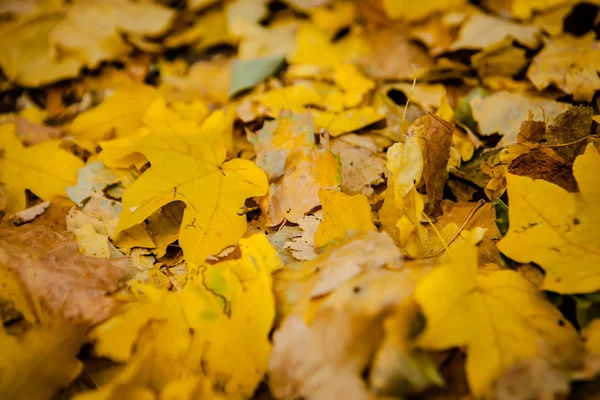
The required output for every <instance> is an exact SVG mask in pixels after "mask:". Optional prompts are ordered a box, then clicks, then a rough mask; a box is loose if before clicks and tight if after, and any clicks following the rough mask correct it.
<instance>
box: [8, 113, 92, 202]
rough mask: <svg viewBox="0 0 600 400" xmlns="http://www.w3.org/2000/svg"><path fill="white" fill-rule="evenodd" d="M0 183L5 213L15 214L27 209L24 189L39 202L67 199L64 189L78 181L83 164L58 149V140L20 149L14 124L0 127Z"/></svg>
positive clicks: (71, 155) (20, 145)
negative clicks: (3, 193) (5, 198)
mask: <svg viewBox="0 0 600 400" xmlns="http://www.w3.org/2000/svg"><path fill="white" fill-rule="evenodd" d="M0 150H3V151H4V154H3V156H2V157H0V181H2V182H4V184H5V189H6V195H7V203H6V208H5V212H6V213H7V214H14V213H16V212H19V211H21V210H24V209H25V208H26V201H25V200H26V198H25V189H29V190H31V191H32V192H33V193H34V194H35V195H36V196H38V197H39V198H41V199H42V200H52V199H53V198H54V196H66V188H67V187H68V186H72V185H74V184H75V183H76V181H77V171H78V170H79V168H81V167H83V161H81V160H80V159H79V158H77V157H75V156H74V155H73V154H71V153H69V152H68V151H65V150H63V149H61V148H60V141H59V140H47V141H44V142H42V143H39V144H36V145H35V146H31V147H23V145H22V144H21V142H20V141H19V139H17V137H16V135H15V127H14V125H13V124H2V125H0Z"/></svg>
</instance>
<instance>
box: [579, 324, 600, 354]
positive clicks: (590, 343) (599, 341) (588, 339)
mask: <svg viewBox="0 0 600 400" xmlns="http://www.w3.org/2000/svg"><path fill="white" fill-rule="evenodd" d="M582 335H583V338H584V339H585V347H586V348H587V349H588V350H589V351H590V352H591V353H593V354H595V355H597V356H600V319H595V320H593V321H592V322H590V324H589V325H588V326H587V327H586V328H585V329H584V330H583V333H582Z"/></svg>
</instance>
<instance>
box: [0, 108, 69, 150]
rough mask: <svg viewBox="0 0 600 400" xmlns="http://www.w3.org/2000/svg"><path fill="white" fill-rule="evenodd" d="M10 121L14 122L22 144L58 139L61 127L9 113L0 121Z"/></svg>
mask: <svg viewBox="0 0 600 400" xmlns="http://www.w3.org/2000/svg"><path fill="white" fill-rule="evenodd" d="M6 122H12V123H13V124H15V128H16V130H17V136H18V137H19V139H21V141H22V142H23V144H26V145H30V146H31V145H34V144H38V143H40V142H43V141H44V140H48V139H59V138H60V137H61V135H62V129H60V128H57V127H54V126H46V125H41V124H39V123H37V122H33V121H30V120H28V119H27V118H24V117H22V116H19V115H11V116H9V117H8V118H6V119H2V120H1V122H0V123H6Z"/></svg>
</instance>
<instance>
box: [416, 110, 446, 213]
mask: <svg viewBox="0 0 600 400" xmlns="http://www.w3.org/2000/svg"><path fill="white" fill-rule="evenodd" d="M453 132H454V122H448V121H446V120H444V119H443V118H440V117H438V116H436V115H434V114H428V115H426V116H424V117H421V118H419V119H418V120H416V121H415V122H414V123H413V124H412V125H411V126H410V128H409V130H408V133H407V135H406V136H407V142H408V141H410V140H414V141H416V143H417V144H418V145H419V148H420V149H421V154H422V157H423V181H424V182H425V190H426V191H427V198H428V199H429V203H428V205H427V209H428V213H430V214H433V216H434V217H437V216H439V215H440V214H441V208H440V201H441V200H442V196H443V194H444V193H443V192H444V185H445V184H446V180H447V179H448V169H447V165H448V160H449V159H450V147H451V146H452V133H453Z"/></svg>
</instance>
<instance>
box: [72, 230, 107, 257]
mask: <svg viewBox="0 0 600 400" xmlns="http://www.w3.org/2000/svg"><path fill="white" fill-rule="evenodd" d="M73 235H74V236H75V241H76V242H77V245H78V246H79V252H80V253H81V254H83V255H84V256H90V257H98V258H110V247H109V243H108V236H107V235H101V234H99V233H96V231H95V230H94V227H93V226H92V224H85V225H83V226H82V227H81V228H79V229H77V230H74V231H73Z"/></svg>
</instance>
